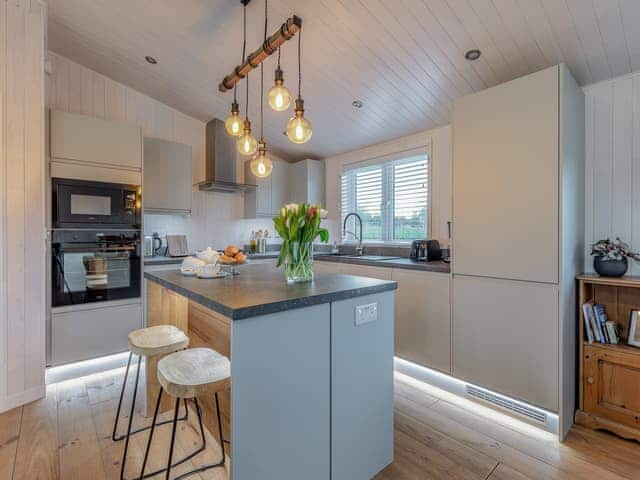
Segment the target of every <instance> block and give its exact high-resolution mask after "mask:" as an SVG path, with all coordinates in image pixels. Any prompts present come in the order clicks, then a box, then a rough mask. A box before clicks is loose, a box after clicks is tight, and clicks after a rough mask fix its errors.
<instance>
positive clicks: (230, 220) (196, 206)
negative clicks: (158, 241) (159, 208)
mask: <svg viewBox="0 0 640 480" xmlns="http://www.w3.org/2000/svg"><path fill="white" fill-rule="evenodd" d="M243 216H244V201H243V197H242V195H238V194H233V195H229V194H223V193H214V192H200V191H194V192H193V201H192V213H191V215H145V216H144V233H145V235H151V234H152V233H154V232H158V234H160V236H161V237H164V236H165V235H167V234H184V235H186V236H187V240H188V242H189V249H190V250H192V251H196V250H202V249H204V248H206V247H208V246H211V247H214V248H224V247H225V246H226V245H230V244H235V245H245V244H247V243H249V238H250V236H251V231H255V230H261V229H267V230H268V231H269V234H270V238H269V243H280V241H279V238H274V236H275V233H274V231H273V221H272V220H271V219H270V218H259V219H244V218H242V217H243Z"/></svg>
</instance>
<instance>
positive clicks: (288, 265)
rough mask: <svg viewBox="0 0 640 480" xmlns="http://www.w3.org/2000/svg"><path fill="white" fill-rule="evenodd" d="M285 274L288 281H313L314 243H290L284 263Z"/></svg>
mask: <svg viewBox="0 0 640 480" xmlns="http://www.w3.org/2000/svg"><path fill="white" fill-rule="evenodd" d="M284 274H285V276H286V279H287V282H288V283H303V282H312V281H313V243H311V242H292V243H290V244H289V248H288V252H287V257H286V260H285V263H284Z"/></svg>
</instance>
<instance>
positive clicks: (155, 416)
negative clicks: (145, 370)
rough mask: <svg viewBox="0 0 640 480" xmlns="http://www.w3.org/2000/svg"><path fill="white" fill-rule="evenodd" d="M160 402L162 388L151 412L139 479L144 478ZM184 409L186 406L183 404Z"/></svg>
mask: <svg viewBox="0 0 640 480" xmlns="http://www.w3.org/2000/svg"><path fill="white" fill-rule="evenodd" d="M161 401H162V387H160V391H159V392H158V399H157V400H156V408H155V410H154V411H153V422H152V423H151V431H150V432H149V440H147V448H146V449H145V451H144V460H143V461H142V470H141V471H140V479H139V480H142V479H143V478H144V469H145V467H146V466H147V459H148V458H149V450H151V441H152V440H153V432H154V431H155V429H156V420H157V419H158V411H159V410H160V402H161ZM185 407H186V404H185Z"/></svg>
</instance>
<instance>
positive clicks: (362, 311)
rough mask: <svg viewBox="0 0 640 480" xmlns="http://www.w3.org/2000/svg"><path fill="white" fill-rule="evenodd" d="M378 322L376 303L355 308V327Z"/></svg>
mask: <svg viewBox="0 0 640 480" xmlns="http://www.w3.org/2000/svg"><path fill="white" fill-rule="evenodd" d="M376 320H378V303H377V302H376V303H368V304H367V305H358V306H357V307H356V320H355V324H356V327H359V326H360V325H364V324H366V323H371V322H375V321H376Z"/></svg>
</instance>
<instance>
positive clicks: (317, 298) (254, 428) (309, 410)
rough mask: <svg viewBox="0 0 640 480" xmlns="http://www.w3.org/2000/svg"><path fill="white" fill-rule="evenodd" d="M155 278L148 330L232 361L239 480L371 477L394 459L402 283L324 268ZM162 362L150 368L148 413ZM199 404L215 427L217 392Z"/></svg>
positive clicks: (150, 284)
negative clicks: (298, 276) (396, 318)
mask: <svg viewBox="0 0 640 480" xmlns="http://www.w3.org/2000/svg"><path fill="white" fill-rule="evenodd" d="M145 278H146V280H147V282H146V283H147V319H148V320H147V322H148V325H149V326H152V325H160V324H170V325H176V326H177V327H178V328H181V329H182V330H183V331H185V332H187V335H188V336H189V338H190V346H192V347H201V346H206V347H210V348H213V349H214V350H216V351H218V352H220V353H221V354H223V355H225V356H228V357H229V358H230V360H231V389H230V394H229V393H227V394H226V395H224V396H223V398H221V409H222V415H223V431H224V436H225V439H227V440H229V441H230V445H227V451H228V452H229V453H230V455H231V478H232V479H233V480H255V479H257V478H260V479H262V480H270V479H274V480H275V479H278V480H289V479H290V480H299V479H301V478H304V479H305V480H316V479H317V480H329V479H332V480H368V479H370V478H372V477H373V476H374V475H375V474H376V473H378V472H379V471H380V470H382V469H383V468H384V467H386V466H387V465H389V464H390V463H391V462H392V460H393V353H394V350H393V311H394V303H393V302H394V290H395V289H396V288H397V284H396V283H395V282H391V281H384V280H377V279H372V278H365V277H356V276H351V275H328V274H327V275H323V274H320V275H316V278H315V280H314V282H313V283H300V284H287V283H286V282H285V281H284V276H283V274H282V272H281V271H278V270H275V269H274V268H273V267H272V266H269V265H247V266H245V268H244V269H243V271H242V273H241V274H240V275H237V276H229V277H226V278H222V279H209V280H205V279H198V278H194V277H184V276H182V275H181V274H180V271H179V270H170V271H160V272H146V273H145ZM158 360H159V358H158V359H152V360H149V361H148V362H147V364H146V378H147V406H148V409H147V412H148V413H149V409H150V406H151V405H153V404H154V402H155V398H156V396H157V392H158V389H159V386H158V382H157V376H156V366H157V361H158ZM165 400H167V401H166V403H165V404H164V405H163V409H166V410H168V409H169V408H170V403H171V401H170V400H169V399H165ZM198 400H199V401H200V403H201V406H203V410H204V417H205V422H206V425H207V428H208V430H209V431H210V432H211V433H212V434H213V433H214V432H216V431H217V428H213V425H214V422H215V410H214V403H213V395H207V396H206V398H205V397H202V398H200V397H199V398H198Z"/></svg>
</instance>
